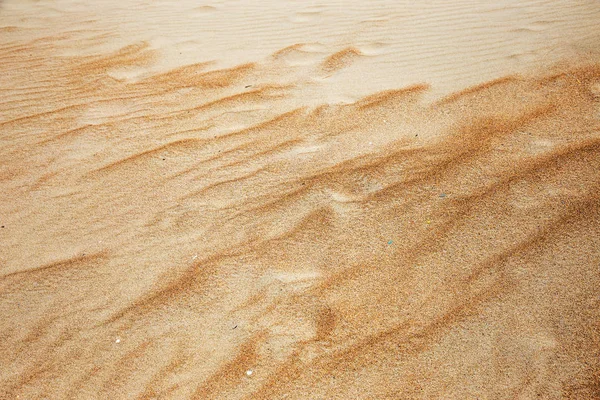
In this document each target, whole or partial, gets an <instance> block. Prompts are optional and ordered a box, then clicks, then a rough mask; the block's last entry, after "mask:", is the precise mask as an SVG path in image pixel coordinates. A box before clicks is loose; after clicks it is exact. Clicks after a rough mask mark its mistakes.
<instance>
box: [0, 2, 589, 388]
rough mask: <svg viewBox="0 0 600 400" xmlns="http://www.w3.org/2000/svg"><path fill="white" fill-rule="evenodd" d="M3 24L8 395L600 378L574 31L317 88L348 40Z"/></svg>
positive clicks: (1, 176)
mask: <svg viewBox="0 0 600 400" xmlns="http://www.w3.org/2000/svg"><path fill="white" fill-rule="evenodd" d="M72 4H73V5H72V6H73V7H75V4H76V3H75V2H74V3H72ZM216 10H218V9H217V8H215V9H212V8H205V7H203V8H201V9H199V10H198V12H202V13H214V12H216ZM319 12H320V11H319V9H318V7H317V8H316V9H314V10H312V11H311V12H309V13H305V14H302V15H301V17H302V18H305V17H306V18H311V16H314V15H315V14H318V13H319ZM444 12H449V13H451V12H452V10H450V9H449V10H446V11H444ZM457 12H458V11H457ZM299 18H300V17H299ZM375 22H377V21H375ZM375 22H374V23H375ZM377 23H379V22H377ZM22 29H24V28H17V30H16V32H12V33H11V34H14V35H16V34H21V35H23V36H22V38H21V37H19V36H13V38H15V42H12V43H9V42H8V41H6V42H3V43H2V46H1V47H0V60H2V61H0V69H1V70H2V71H4V72H6V73H5V74H2V76H0V83H1V84H2V85H4V87H7V88H9V89H8V90H7V91H6V92H7V93H6V96H5V97H4V98H3V99H2V101H0V111H1V112H0V138H1V140H2V146H1V147H0V160H2V161H1V162H0V185H1V187H0V193H2V198H1V199H2V201H1V202H0V216H1V217H0V218H1V221H0V223H1V225H2V228H0V243H1V244H2V252H1V253H0V313H1V315H2V317H3V318H2V320H1V321H0V335H1V338H2V342H1V343H2V344H0V360H2V362H3V364H4V365H7V366H8V367H7V368H5V369H3V370H2V371H1V372H0V394H1V395H2V396H4V397H5V398H100V397H104V398H107V397H108V398H139V399H153V398H174V399H180V398H193V399H213V398H215V399H216V398H224V399H235V398H239V399H276V398H298V399H300V398H302V399H306V398H311V399H348V398H376V399H387V398H390V399H392V398H499V399H503V398H590V399H592V398H596V397H598V396H600V392H599V385H598V382H599V380H598V379H599V377H598V371H599V370H600V365H599V362H600V361H599V360H600V358H599V356H600V354H599V352H600V347H599V343H600V330H599V326H598V321H600V319H599V318H598V317H599V315H598V314H599V311H598V310H600V308H599V307H598V305H599V304H598V302H599V301H600V299H599V297H598V290H597V288H598V284H599V283H600V270H598V266H599V265H600V208H599V205H600V202H599V201H600V194H599V193H600V191H599V188H600V175H598V170H599V168H600V96H598V89H597V88H598V85H600V63H599V62H598V58H597V57H596V56H594V55H593V53H589V52H587V53H584V54H582V55H580V56H579V57H577V58H573V59H570V60H569V59H565V60H564V61H563V62H562V63H561V64H558V65H554V66H553V67H545V68H541V69H530V70H529V71H528V72H523V73H520V74H516V73H509V74H506V75H505V76H502V77H496V78H495V79H493V80H490V81H488V82H485V83H480V84H477V85H474V86H469V87H466V88H463V89H461V90H457V91H455V92H453V93H449V94H447V95H445V96H442V97H438V98H436V99H435V100H433V101H431V100H429V97H428V95H429V94H430V93H431V91H435V83H434V82H428V81H413V82H411V83H410V84H409V85H406V86H404V87H393V88H387V89H385V90H383V91H377V92H374V93H371V94H369V95H366V96H362V97H358V98H356V99H348V98H346V99H345V101H340V102H330V101H323V102H318V101H317V100H319V99H320V97H319V98H317V99H315V98H314V96H313V95H314V94H320V93H325V92H327V88H328V87H330V86H329V85H330V84H331V81H329V80H328V79H333V80H334V81H335V79H337V78H336V77H338V78H339V77H340V76H343V75H344V74H345V73H347V71H349V70H351V69H352V65H353V63H360V62H362V61H361V60H363V59H364V58H368V57H369V55H368V54H366V53H365V52H364V49H363V50H361V47H360V46H358V47H356V46H339V47H337V48H333V49H330V48H328V47H327V46H320V47H319V46H316V47H315V46H313V47H311V45H310V44H307V43H309V41H308V40H305V41H298V43H296V45H292V46H291V47H290V46H285V47H283V46H282V47H281V48H279V49H276V50H274V51H273V52H272V53H271V54H269V55H267V56H265V57H262V58H255V59H254V60H252V61H248V60H243V61H242V62H240V63H239V64H236V65H228V66H225V67H220V66H218V65H216V64H215V63H212V62H207V61H206V62H193V63H190V64H187V65H183V66H177V67H174V68H172V69H168V70H166V71H165V70H161V71H160V72H152V66H153V65H155V63H159V62H160V61H159V60H161V58H162V57H163V55H161V54H160V52H158V51H156V50H155V49H153V47H152V45H151V44H150V43H148V42H145V41H140V42H136V43H130V44H127V45H125V46H123V47H122V48H120V49H111V50H108V49H104V50H102V51H97V52H95V53H94V54H81V55H73V54H68V53H67V52H66V50H67V49H69V48H71V47H72V46H73V44H72V42H71V39H70V38H69V36H70V34H67V33H65V34H63V35H62V36H48V37H42V38H39V39H35V40H24V38H27V37H28V36H27V35H26V34H25V32H24V31H23V32H22V31H21V30H22ZM103 40H104V39H103V38H102V35H100V37H99V38H92V39H90V43H94V42H96V41H99V42H102V41H103ZM315 48H317V49H318V50H315ZM303 53H309V56H308V57H307V58H304V56H305V54H303ZM299 60H302V62H298V61H299ZM247 61H248V62H247ZM140 70H144V71H146V72H144V73H143V74H140V73H139V71H140ZM33 72H35V73H33ZM355 72H356V71H355ZM340 79H341V78H340ZM324 98H325V99H326V100H328V98H327V96H326V95H325V96H324Z"/></svg>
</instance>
